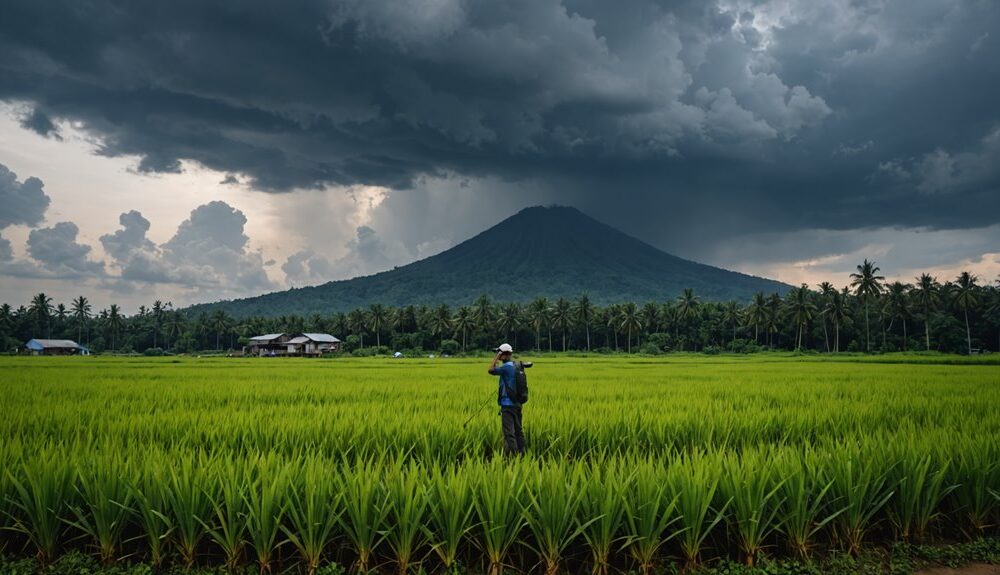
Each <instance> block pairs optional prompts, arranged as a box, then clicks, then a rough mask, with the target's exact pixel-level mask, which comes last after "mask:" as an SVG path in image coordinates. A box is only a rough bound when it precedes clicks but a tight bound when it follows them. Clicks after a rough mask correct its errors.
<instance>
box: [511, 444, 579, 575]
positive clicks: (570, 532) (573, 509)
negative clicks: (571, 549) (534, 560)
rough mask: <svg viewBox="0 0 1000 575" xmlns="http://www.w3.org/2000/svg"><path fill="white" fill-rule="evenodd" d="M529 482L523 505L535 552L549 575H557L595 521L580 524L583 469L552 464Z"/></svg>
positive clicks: (546, 466)
mask: <svg viewBox="0 0 1000 575" xmlns="http://www.w3.org/2000/svg"><path fill="white" fill-rule="evenodd" d="M527 480H528V481H529V482H530V483H529V484H528V486H527V489H526V490H525V497H524V499H523V501H522V509H523V513H524V521H525V523H526V524H527V526H528V530H529V531H531V534H532V535H533V536H534V543H535V545H534V551H535V552H536V553H537V554H538V556H539V557H540V558H541V560H542V563H543V565H544V566H545V573H546V575H555V574H556V573H558V572H559V565H560V563H561V562H562V560H563V553H564V552H565V550H566V548H567V547H568V546H569V545H570V544H571V543H572V542H573V540H574V539H576V538H577V537H579V536H580V534H581V533H583V531H584V530H585V529H586V528H587V527H588V526H589V525H590V524H591V523H593V522H594V520H595V519H596V518H593V517H587V518H584V519H583V520H579V521H578V520H577V509H578V508H579V507H580V501H581V500H582V499H583V496H584V491H583V486H584V484H585V478H584V475H583V467H582V466H580V465H570V466H565V465H564V464H562V463H558V462H549V463H545V464H543V465H542V468H541V469H540V470H538V472H534V471H533V472H532V473H531V474H530V476H529V477H528V478H527Z"/></svg>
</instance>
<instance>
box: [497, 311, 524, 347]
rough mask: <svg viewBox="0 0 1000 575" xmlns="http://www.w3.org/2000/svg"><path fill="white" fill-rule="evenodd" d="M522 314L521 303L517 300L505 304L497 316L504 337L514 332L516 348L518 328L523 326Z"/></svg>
mask: <svg viewBox="0 0 1000 575" xmlns="http://www.w3.org/2000/svg"><path fill="white" fill-rule="evenodd" d="M521 316H522V311H521V304H518V303H516V302H511V303H508V304H506V305H504V306H503V307H502V308H500V314H499V315H498V316H497V321H496V326H497V329H498V330H499V331H500V332H501V333H503V335H504V337H505V338H507V337H508V336H510V334H511V332H513V333H514V349H517V330H518V328H520V327H521Z"/></svg>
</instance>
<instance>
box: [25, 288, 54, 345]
mask: <svg viewBox="0 0 1000 575" xmlns="http://www.w3.org/2000/svg"><path fill="white" fill-rule="evenodd" d="M28 311H29V312H30V313H31V315H32V317H33V318H34V320H35V325H36V326H39V327H40V326H41V325H42V324H44V325H45V330H46V333H47V334H48V335H47V336H46V337H52V329H51V328H50V327H49V316H51V315H52V298H50V297H49V296H47V295H45V294H44V293H38V294H37V295H35V297H33V298H31V305H30V306H29V307H28ZM32 336H34V333H32Z"/></svg>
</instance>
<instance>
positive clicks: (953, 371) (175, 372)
mask: <svg viewBox="0 0 1000 575" xmlns="http://www.w3.org/2000/svg"><path fill="white" fill-rule="evenodd" d="M904 359H905V358H904ZM0 369H2V373H3V375H4V377H3V383H2V384H0V385H2V387H3V389H2V391H3V393H2V394H0V413H2V414H3V417H2V418H0V437H2V438H3V442H2V444H0V465H2V467H3V469H4V472H3V474H2V476H0V524H2V526H3V527H4V528H5V530H4V531H3V532H2V533H3V534H2V535H0V543H2V544H5V549H6V552H8V553H10V552H13V553H22V552H23V553H37V554H38V555H39V557H40V558H42V559H43V560H51V559H53V558H54V557H56V556H57V555H58V554H59V553H61V552H63V551H65V550H66V549H69V548H86V549H88V550H91V551H93V552H94V553H96V554H98V555H99V556H100V557H101V558H102V559H104V560H106V561H109V562H110V561H114V560H117V559H119V558H121V557H123V556H126V555H128V556H130V557H131V558H132V559H139V560H144V561H150V562H153V563H156V564H162V563H164V562H169V563H180V564H187V565H190V564H195V563H198V564H203V563H204V564H224V565H226V566H229V567H235V566H238V565H241V564H245V563H253V564H256V565H258V566H259V567H260V568H261V569H262V570H265V571H266V570H271V569H275V568H277V567H279V566H281V567H291V566H294V567H295V568H297V569H300V570H302V571H305V572H312V571H314V570H315V569H316V568H317V567H318V566H320V565H321V564H322V563H324V562H328V561H337V562H340V563H342V564H345V565H352V566H354V567H355V568H356V569H357V570H360V571H365V570H368V569H372V568H376V567H378V568H380V569H382V570H386V571H388V570H394V571H397V572H400V573H404V572H408V571H411V570H413V569H415V568H416V566H417V565H418V564H419V565H421V566H422V567H423V568H424V569H425V570H428V571H434V572H445V571H452V570H455V569H458V566H459V565H462V566H464V567H465V568H467V569H469V570H471V571H473V572H482V571H486V570H490V571H494V572H497V571H499V570H500V569H501V567H502V566H505V565H507V566H513V567H515V568H518V569H521V570H533V571H535V570H537V571H540V572H541V571H544V572H547V573H556V572H558V571H559V570H560V569H563V570H567V569H571V570H573V571H579V570H583V569H586V570H593V571H595V572H606V571H608V570H609V569H619V568H637V569H639V570H641V571H643V572H649V571H651V570H653V569H655V568H656V566H658V565H663V564H664V563H665V562H667V561H671V560H677V561H682V562H684V563H686V564H696V563H698V562H699V561H702V560H705V559H707V558H711V557H716V556H730V557H734V558H735V557H738V558H741V559H743V560H745V561H747V562H753V561H755V560H757V559H758V558H759V557H760V555H761V554H781V555H786V554H790V555H797V556H808V555H809V554H811V553H814V552H816V550H823V549H826V548H830V547H833V548H838V549H843V550H846V551H849V552H858V551H859V550H860V549H861V548H862V546H865V545H871V544H879V543H884V542H886V541H889V540H897V539H898V540H906V541H928V540H935V539H942V538H946V539H956V538H962V537H974V536H980V535H993V534H996V530H997V527H996V525H997V524H998V523H1000V442H998V439H997V438H998V437H1000V410H998V409H997V407H996V406H997V405H1000V370H998V369H997V366H996V365H995V364H984V365H939V364H931V363H916V362H914V363H898V364H878V363H867V362H864V363H862V362H850V361H848V362H843V361H837V362H833V361H822V360H805V359H782V358H777V359H773V358H772V359H768V358H753V359H747V358H705V357H683V356H680V357H672V358H668V359H655V360H653V359H622V358H600V359H595V358H586V359H579V360H575V359H566V358H561V359H546V360H545V361H543V362H542V363H540V364H538V365H537V366H536V367H535V368H534V369H533V371H532V372H531V373H530V375H531V386H532V399H531V402H530V403H529V404H528V405H527V406H526V407H525V433H526V436H527V440H528V444H529V452H530V455H529V457H528V458H525V459H524V460H520V461H503V460H501V459H499V458H497V457H495V454H496V453H497V451H498V449H499V447H500V437H499V429H498V428H499V422H498V421H497V418H496V417H495V408H493V407H487V408H486V409H485V410H484V411H483V412H482V413H481V414H480V415H479V416H477V417H474V418H473V420H472V422H471V423H470V424H469V426H468V427H466V428H463V426H462V423H463V422H464V421H465V420H466V419H467V418H468V417H469V416H470V415H471V414H473V413H474V412H475V410H476V409H478V408H479V407H480V406H481V405H483V404H486V403H488V402H489V400H490V398H491V397H493V394H494V393H495V381H494V379H493V378H490V377H489V376H487V375H486V374H485V365H483V362H481V361H472V360H454V359H449V360H405V361H391V360H378V359H374V360H371V359H368V360H361V359H359V360H334V361H267V360H181V361H180V362H179V363H171V360H156V361H151V360H139V359H128V360H126V359H121V360H116V359H104V358H100V359H96V360H95V359H93V358H91V359H86V358H79V359H68V360H67V359H65V358H54V359H51V360H49V359H44V358H31V359H27V358H10V359H0Z"/></svg>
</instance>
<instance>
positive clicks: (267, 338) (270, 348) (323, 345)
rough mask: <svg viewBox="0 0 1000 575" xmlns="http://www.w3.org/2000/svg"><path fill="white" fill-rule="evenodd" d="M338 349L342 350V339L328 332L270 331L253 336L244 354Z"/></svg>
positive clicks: (312, 353)
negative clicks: (296, 332) (294, 332)
mask: <svg viewBox="0 0 1000 575" xmlns="http://www.w3.org/2000/svg"><path fill="white" fill-rule="evenodd" d="M336 351H340V340H339V339H337V338H336V337H334V336H332V335H330V334H328V333H298V334H290V333H268V334H265V335H258V336H254V337H251V338H250V342H249V343H248V344H247V345H246V347H244V348H243V355H256V356H259V357H273V356H279V355H301V356H316V355H322V354H324V353H333V352H336Z"/></svg>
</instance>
